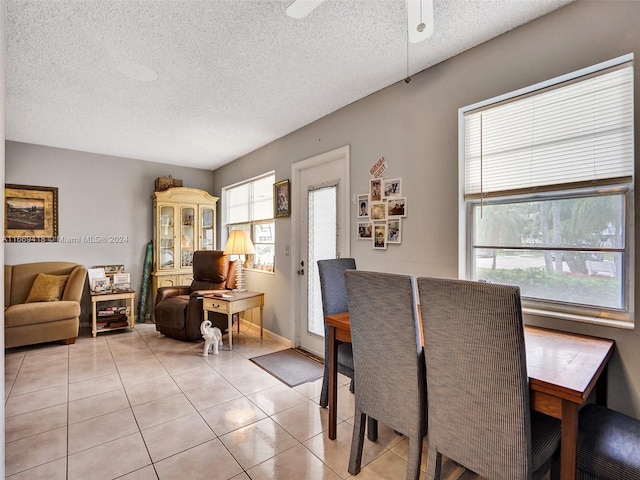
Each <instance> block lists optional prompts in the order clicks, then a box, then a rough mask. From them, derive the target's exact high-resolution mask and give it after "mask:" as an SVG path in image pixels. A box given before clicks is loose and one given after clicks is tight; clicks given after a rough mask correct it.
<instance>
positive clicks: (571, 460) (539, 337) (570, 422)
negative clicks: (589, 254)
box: [325, 312, 615, 480]
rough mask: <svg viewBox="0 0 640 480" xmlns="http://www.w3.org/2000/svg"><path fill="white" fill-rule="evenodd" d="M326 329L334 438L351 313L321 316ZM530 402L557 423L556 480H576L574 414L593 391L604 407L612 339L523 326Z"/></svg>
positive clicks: (333, 435)
mask: <svg viewBox="0 0 640 480" xmlns="http://www.w3.org/2000/svg"><path fill="white" fill-rule="evenodd" d="M325 322H326V323H327V325H328V326H329V338H328V342H329V358H328V362H329V439H331V440H335V438H336V429H337V418H338V417H337V409H336V407H337V400H338V370H337V361H338V359H337V355H338V349H337V344H338V342H351V327H350V323H349V313H348V312H343V313H338V314H335V315H328V316H326V317H325ZM524 336H525V345H526V358H527V373H528V375H529V401H530V406H531V408H532V409H533V410H535V411H538V412H542V413H544V414H547V415H550V416H552V417H555V418H558V419H559V420H560V422H561V433H560V435H561V441H560V442H561V443H560V445H561V446H560V478H561V479H562V480H575V478H576V459H577V439H578V412H579V411H580V408H581V407H582V406H583V405H584V404H585V403H587V401H588V400H589V398H590V396H591V394H592V393H593V394H594V396H595V398H594V400H595V402H596V403H598V404H600V405H604V406H606V403H607V365H608V362H609V359H610V358H611V355H612V353H613V349H614V343H615V342H614V341H613V340H610V339H606V338H598V337H591V336H586V335H579V334H575V333H569V332H561V331H558V330H551V329H546V328H541V327H534V326H529V325H525V326H524Z"/></svg>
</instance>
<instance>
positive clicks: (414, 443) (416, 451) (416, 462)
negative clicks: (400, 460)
mask: <svg viewBox="0 0 640 480" xmlns="http://www.w3.org/2000/svg"><path fill="white" fill-rule="evenodd" d="M421 461H422V437H420V435H416V436H414V437H413V438H411V437H409V457H408V458H407V480H420V462H421Z"/></svg>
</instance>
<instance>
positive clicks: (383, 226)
mask: <svg viewBox="0 0 640 480" xmlns="http://www.w3.org/2000/svg"><path fill="white" fill-rule="evenodd" d="M373 249H374V250H386V249H387V222H375V223H374V224H373Z"/></svg>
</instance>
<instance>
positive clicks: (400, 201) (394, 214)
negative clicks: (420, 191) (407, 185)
mask: <svg viewBox="0 0 640 480" xmlns="http://www.w3.org/2000/svg"><path fill="white" fill-rule="evenodd" d="M406 216H407V199H406V197H396V198H387V217H388V218H401V217H406Z"/></svg>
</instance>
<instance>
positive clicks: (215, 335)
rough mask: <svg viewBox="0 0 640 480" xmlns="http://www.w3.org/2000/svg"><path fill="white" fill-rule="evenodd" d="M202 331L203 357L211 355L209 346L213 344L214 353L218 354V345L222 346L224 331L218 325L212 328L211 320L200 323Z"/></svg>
mask: <svg viewBox="0 0 640 480" xmlns="http://www.w3.org/2000/svg"><path fill="white" fill-rule="evenodd" d="M200 333H202V338H204V352H203V354H202V356H203V357H208V356H209V347H211V346H213V354H214V355H218V346H220V347H221V346H222V332H221V331H220V329H219V328H218V327H213V328H211V322H210V321H209V320H205V321H204V322H202V324H200Z"/></svg>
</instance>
